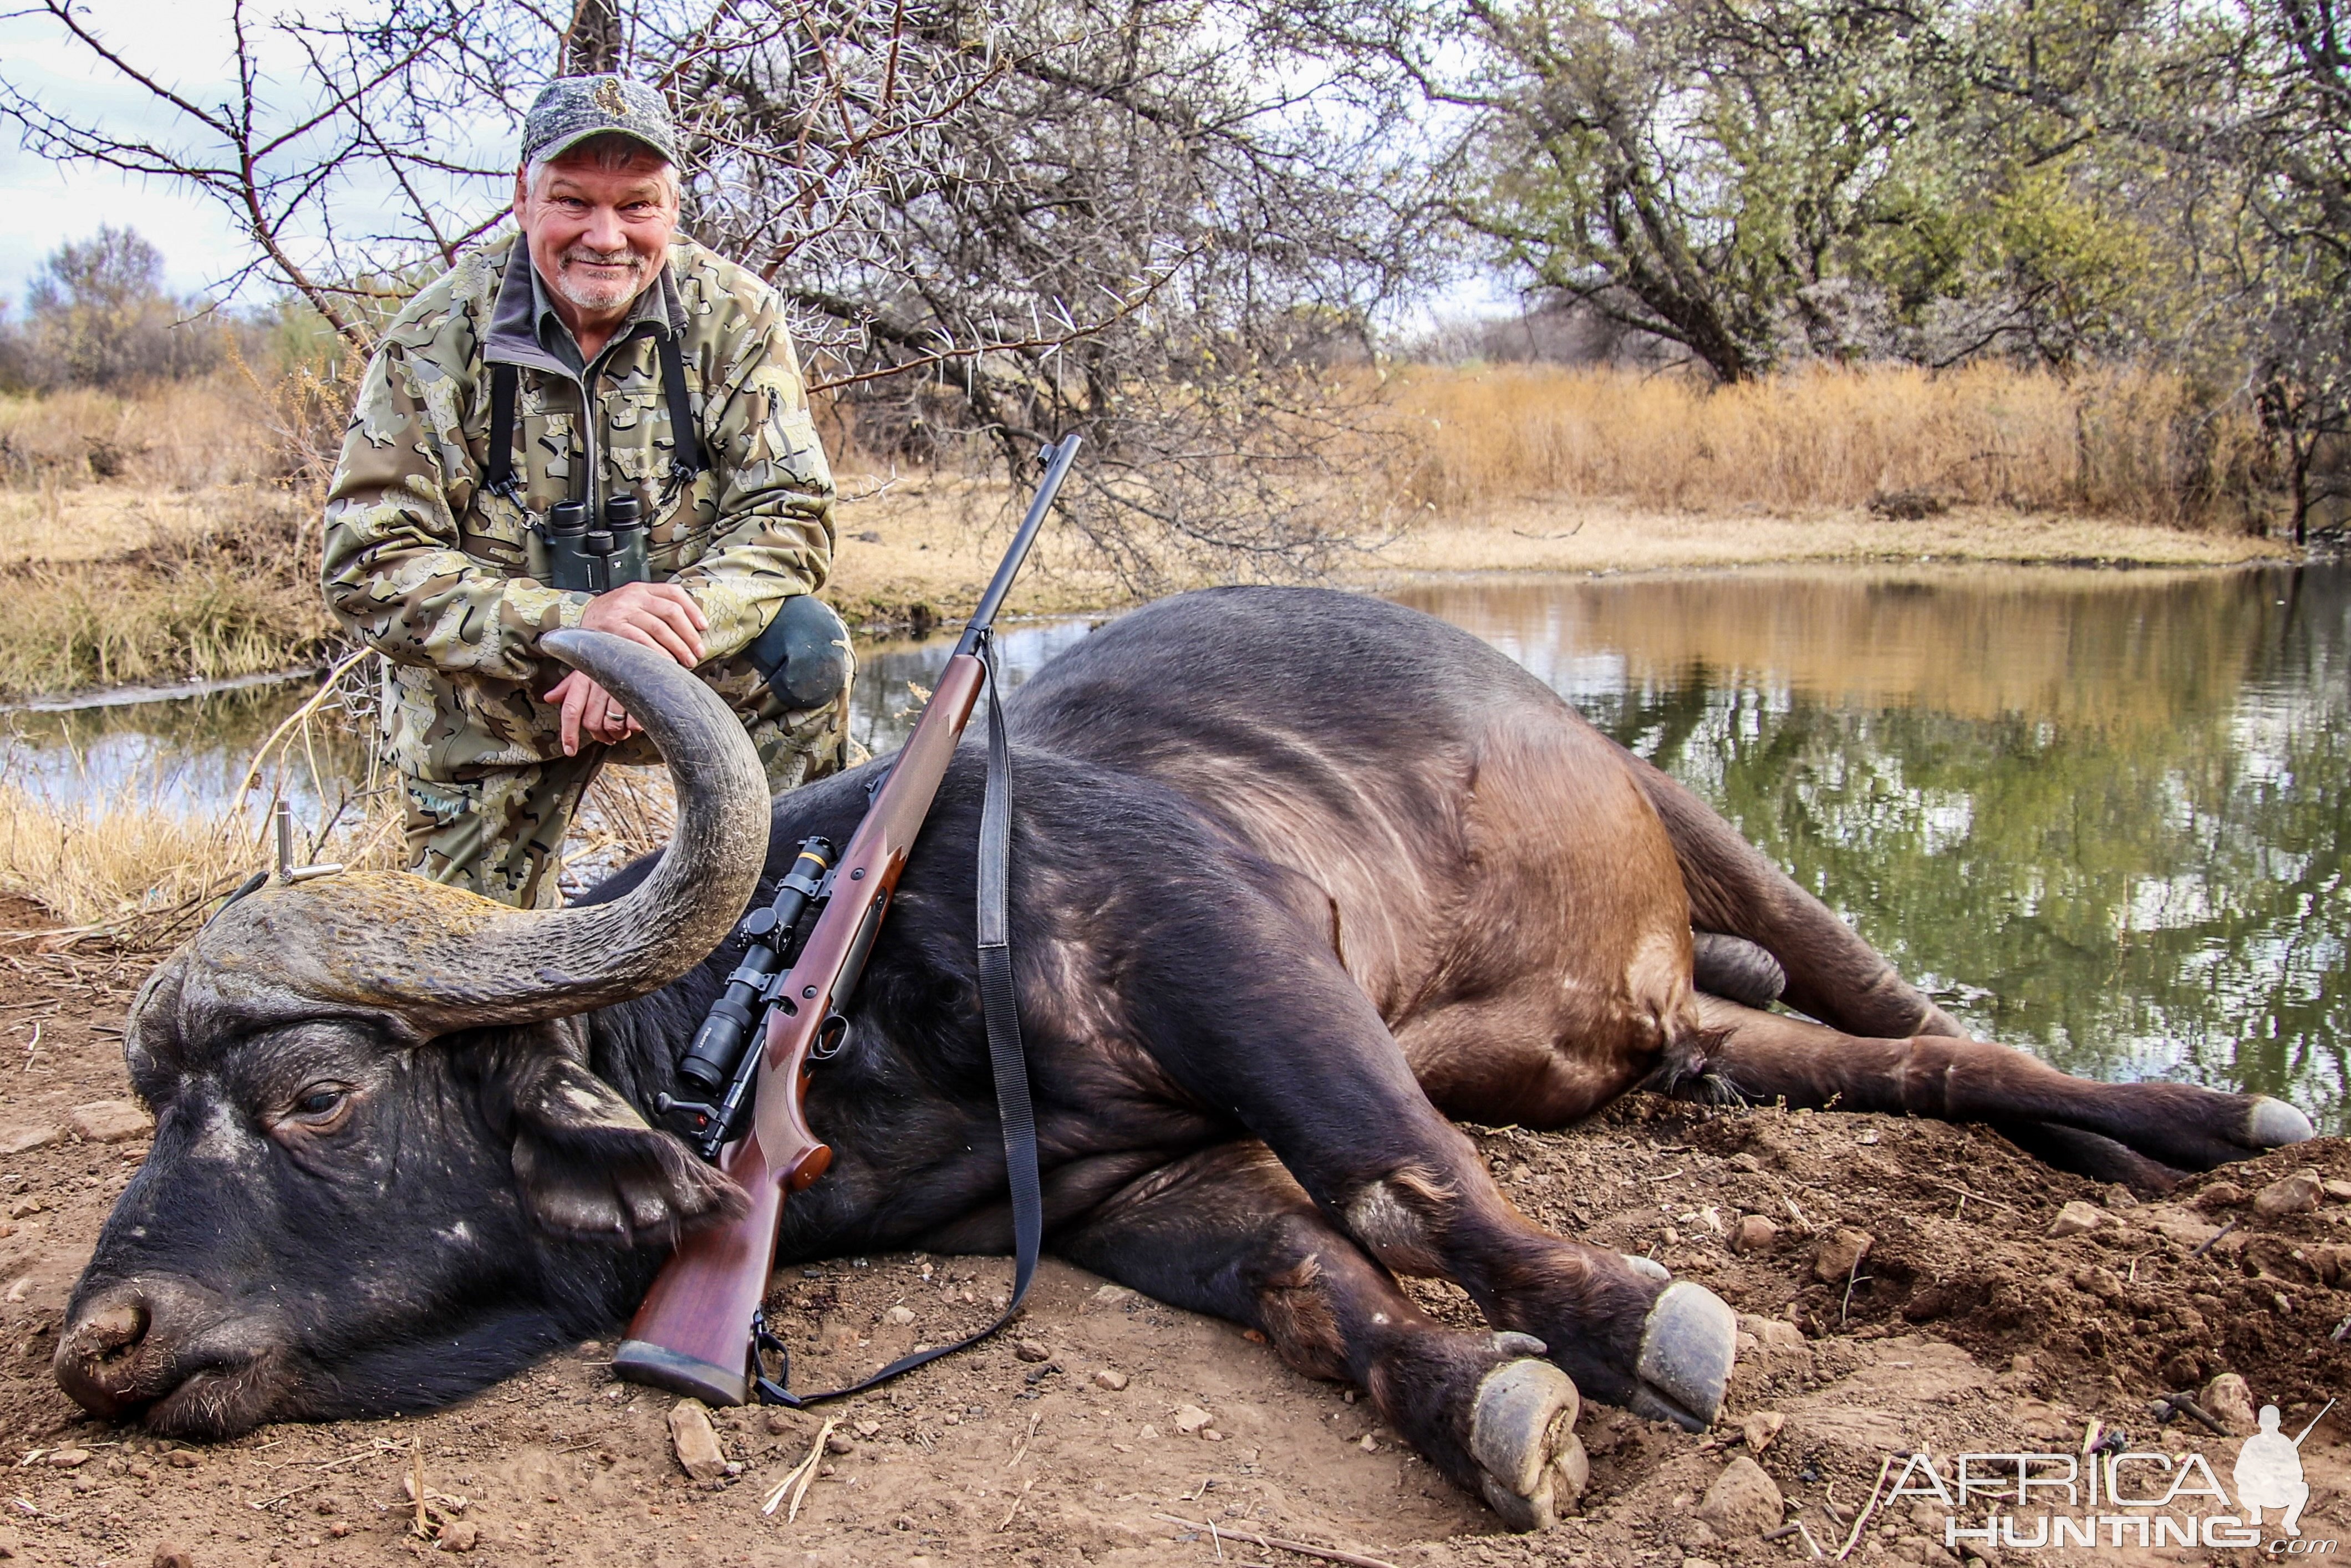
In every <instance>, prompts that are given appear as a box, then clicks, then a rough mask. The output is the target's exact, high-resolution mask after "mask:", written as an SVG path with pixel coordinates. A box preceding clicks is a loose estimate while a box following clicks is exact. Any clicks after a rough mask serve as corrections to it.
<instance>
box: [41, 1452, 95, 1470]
mask: <svg viewBox="0 0 2351 1568" xmlns="http://www.w3.org/2000/svg"><path fill="white" fill-rule="evenodd" d="M49 1463H50V1464H52V1465H55V1466H56V1467H57V1469H61V1470H78V1469H81V1468H82V1467H83V1466H84V1465H86V1464H88V1463H89V1449H88V1448H58V1449H56V1450H54V1451H53V1452H52V1453H51V1454H50V1455H49Z"/></svg>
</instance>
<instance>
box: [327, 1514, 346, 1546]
mask: <svg viewBox="0 0 2351 1568" xmlns="http://www.w3.org/2000/svg"><path fill="white" fill-rule="evenodd" d="M350 1532H351V1527H350V1525H348V1524H345V1523H344V1522H343V1521H341V1520H340V1519H339V1520H337V1521H335V1522H334V1523H332V1524H330V1525H329V1526H327V1533H328V1534H329V1535H331V1536H333V1537H334V1538H335V1539H336V1540H338V1541H340V1540H341V1539H342V1538H343V1537H344V1536H346V1535H349V1534H350Z"/></svg>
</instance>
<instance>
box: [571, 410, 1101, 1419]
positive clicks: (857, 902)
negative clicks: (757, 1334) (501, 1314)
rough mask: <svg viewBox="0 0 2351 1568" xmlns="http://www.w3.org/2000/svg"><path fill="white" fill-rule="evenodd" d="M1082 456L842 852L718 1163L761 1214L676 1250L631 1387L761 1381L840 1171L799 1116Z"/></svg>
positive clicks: (1053, 488)
mask: <svg viewBox="0 0 2351 1568" xmlns="http://www.w3.org/2000/svg"><path fill="white" fill-rule="evenodd" d="M1077 451H1078V438H1077V437H1076V436H1074V435H1068V436H1064V437H1062V438H1061V442H1060V444H1058V445H1057V446H1049V447H1047V448H1046V449H1045V451H1044V452H1043V454H1041V455H1042V456H1043V458H1044V459H1045V462H1046V469H1045V477H1044V480H1043V482H1042V483H1041V484H1040V485H1039V486H1037V495H1036V497H1035V499H1033V500H1032V501H1031V502H1030V503H1029V514H1028V516H1027V517H1024V518H1022V519H1021V523H1020V528H1019V532H1018V533H1017V534H1015V535H1014V536H1013V540H1012V545H1011V548H1010V549H1008V550H1007V551H1006V552H1005V556H1004V559H1003V561H1002V562H1001V563H1000V564H999V565H998V567H997V569H996V576H995V577H994V578H993V579H991V580H989V582H988V585H987V591H985V592H984V593H982V594H981V595H980V601H979V606H978V608H977V610H975V611H974V612H973V613H972V617H971V621H970V622H969V624H967V625H966V626H965V628H964V632H963V636H962V638H961V639H960V640H958V641H957V642H956V648H955V653H954V654H953V655H952V656H951V657H949V658H948V660H947V667H946V671H945V673H943V674H941V675H940V677H939V684H938V687H937V689H936V690H935V691H934V692H933V693H932V694H931V700H930V702H929V703H928V704H927V705H925V707H924V708H923V716H922V717H920V718H919V719H917V720H915V721H914V734H912V735H911V736H909V737H907V738H906V745H905V748H904V750H902V751H900V752H899V753H898V757H897V759H896V760H895V761H894V762H893V763H892V764H891V765H890V774H889V777H888V778H887V779H884V780H883V784H882V788H881V789H879V790H878V791H876V792H875V794H874V797H873V803H872V806H871V807H869V808H868V809H867V810H866V813H865V820H864V821H862V822H860V823H859V824H858V827H857V831H856V832H855V833H854V834H853V835H852V836H851V838H850V841H849V847H848V849H846V850H845V851H843V852H841V861H840V863H839V864H838V865H837V866H836V868H835V869H834V871H833V873H832V893H831V898H830V900H829V901H828V902H827V903H826V904H825V906H824V911H823V913H822V914H820V915H818V916H817V921H816V925H814V926H813V927H812V928H811V929H810V932H809V938H808V943H807V945H806V946H803V947H802V948H801V949H800V955H799V961H798V962H797V963H795V964H794V965H793V966H792V971H791V974H790V975H789V976H788V977H786V978H785V980H784V983H783V986H782V988H780V989H779V990H778V991H777V992H776V993H775V995H776V998H777V1000H776V1004H775V1005H774V1006H773V1007H771V1008H769V1009H768V1026H767V1032H766V1034H765V1036H764V1038H763V1039H762V1040H761V1041H760V1043H759V1051H760V1058H761V1059H760V1062H759V1075H758V1085H759V1088H758V1105H757V1107H756V1109H755V1113H754V1115H753V1120H752V1124H751V1131H750V1133H749V1134H748V1135H747V1136H745V1137H743V1138H740V1139H737V1141H736V1142H735V1143H733V1144H731V1145H728V1146H727V1147H726V1149H725V1151H723V1152H722V1153H721V1154H720V1155H719V1159H718V1168H719V1169H720V1170H722V1171H724V1172H726V1175H727V1176H730V1177H731V1178H733V1179H734V1181H735V1182H736V1183H737V1185H739V1186H741V1187H742V1188H743V1190H744V1191H746V1192H747V1193H748V1194H750V1197H751V1207H750V1210H749V1212H748V1213H747V1214H745V1215H744V1216H743V1218H741V1219H739V1220H737V1221H734V1222H733V1223H731V1224H724V1225H718V1226H715V1227H712V1228H708V1229H705V1230H700V1231H696V1232H695V1233H694V1234H693V1235H691V1236H688V1237H686V1238H685V1239H684V1240H683V1241H681V1242H680V1243H679V1244H678V1248H677V1250H676V1251H675V1252H674V1253H673V1254H672V1255H671V1257H670V1260H669V1262H668V1263H667V1264H666V1265H664V1268H663V1269H662V1271H661V1275H660V1277H659V1278H658V1279H656V1280H654V1281H653V1290H652V1291H650V1292H649V1293H648V1294H647V1295H646V1297H645V1299H644V1301H643V1302H642V1303H641V1304H640V1305H639V1306H638V1308H637V1314H636V1316H635V1317H634V1318H632V1319H631V1320H630V1322H629V1333H628V1337H627V1338H626V1339H624V1340H622V1342H621V1347H620V1349H619V1350H618V1351H616V1352H615V1353H614V1354H613V1356H612V1370H613V1371H614V1372H615V1373H616V1374H618V1375H620V1376H622V1377H625V1378H627V1379H629V1380H630V1381H631V1382H634V1383H649V1384H652V1385H653V1386H655V1387H657V1388H667V1389H670V1390H672V1391H674V1392H675V1393H679V1394H690V1395H692V1396H695V1398H698V1399H701V1400H704V1401H705V1402H707V1403H709V1404H713V1405H740V1404H742V1403H743V1402H744V1401H745V1400H747V1398H749V1397H750V1395H751V1389H752V1383H753V1379H754V1377H755V1373H754V1372H753V1370H752V1368H753V1364H754V1360H755V1355H754V1352H755V1347H754V1345H753V1343H752V1337H751V1333H752V1331H751V1323H752V1319H753V1317H754V1315H755V1314H756V1313H757V1312H758V1310H759V1307H760V1303H761V1302H762V1301H764V1300H765V1298H766V1296H767V1291H768V1275H769V1273H771V1272H772V1271H773V1270H774V1268H775V1262H776V1228H777V1226H778V1223H779V1222H780V1221H781V1220H782V1218H783V1211H784V1199H785V1197H786V1196H788V1195H789V1194H790V1193H795V1192H799V1191H800V1190H801V1189H802V1188H804V1187H806V1186H808V1185H809V1184H810V1182H812V1181H814V1180H816V1178H817V1177H819V1176H822V1175H823V1174H824V1172H825V1167H826V1166H830V1165H831V1163H832V1151H831V1149H829V1148H827V1147H826V1146H825V1145H822V1144H820V1143H819V1142H818V1141H817V1138H816V1134H814V1133H811V1132H810V1130H809V1125H808V1121H807V1118H806V1117H805V1115H804V1114H803V1113H802V1112H801V1103H802V1101H803V1099H804V1098H805V1097H806V1094H807V1092H808V1081H809V1064H810V1059H811V1057H812V1056H813V1055H814V1053H815V1051H816V1050H817V1048H818V1047H819V1046H820V1045H821V1044H829V1043H831V1041H829V1040H828V1031H829V1030H837V1029H839V1028H840V1027H841V1025H840V1024H838V1023H835V1022H833V1021H832V1020H834V1019H837V1018H838V1017H839V1016H840V1012H839V1009H841V1008H843V1007H846V1006H847V1005H848V1002H849V999H850V995H851V993H852V992H853V991H854V990H855V989H856V988H857V982H858V980H859V978H860V977H861V974H862V970H863V968H864V966H865V957H866V955H867V953H868V952H870V951H871V950H872V946H873V939H874V936H875V934H876V933H877V932H878V931H879V930H880V928H881V923H882V917H883V915H884V914H885V913H887V911H888V909H889V905H890V896H891V894H893V892H895V891H896V889H897V886H898V873H900V872H901V871H903V870H904V868H905V864H906V856H907V854H908V852H910V851H912V850H913V849H914V838H915V835H916V834H918V833H920V832H921V831H922V830H923V820H924V819H925V817H927V816H928V815H929V814H930V810H931V801H932V800H933V798H934V797H935V796H936V795H937V794H938V789H939V781H940V780H941V779H944V778H946V770H947V764H948V762H949V761H951V760H952V759H953V758H954V757H955V753H956V743H957V742H959V741H960V740H961V739H962V738H963V732H964V727H965V726H966V725H967V724H968V723H969V722H970V721H971V712H972V708H973V707H974V706H975V705H977V702H978V700H979V694H980V691H981V689H982V687H983V686H984V685H986V683H987V664H985V663H984V662H983V661H982V659H981V657H980V653H981V649H982V645H983V641H984V639H985V638H986V637H987V635H988V633H989V632H990V630H991V629H992V628H993V627H994V625H995V623H996V612H997V611H998V609H999V608H1000V607H1001V606H1002V605H1003V603H1004V597H1005V595H1006V594H1007V593H1008V592H1010V591H1011V588H1012V580H1013V579H1014V578H1015V577H1016V576H1018V575H1019V571H1020V565H1021V563H1022V562H1023V561H1024V560H1026V559H1028V556H1029V547H1030V546H1032V545H1034V544H1035V543H1036V541H1037V532H1038V530H1039V529H1040V528H1042V527H1043V526H1044V522H1045V517H1046V514H1047V513H1048V512H1049V511H1050V509H1051V507H1052V504H1053V497H1054V495H1055V493H1056V492H1057V491H1059V490H1060V489H1061V480H1062V478H1063V477H1064V476H1066V475H1067V474H1068V473H1069V471H1070V461H1071V458H1073V457H1075V456H1076V455H1077ZM991 788H993V783H991Z"/></svg>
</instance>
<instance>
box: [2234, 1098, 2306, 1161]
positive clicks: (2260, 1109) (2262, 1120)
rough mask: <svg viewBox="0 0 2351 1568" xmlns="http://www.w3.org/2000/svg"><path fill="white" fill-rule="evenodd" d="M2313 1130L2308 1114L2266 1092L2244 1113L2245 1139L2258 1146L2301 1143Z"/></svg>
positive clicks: (2258, 1147)
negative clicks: (2274, 1098)
mask: <svg viewBox="0 0 2351 1568" xmlns="http://www.w3.org/2000/svg"><path fill="white" fill-rule="evenodd" d="M2313 1132H2314V1129H2313V1128H2312V1126H2311V1124H2310V1118H2309V1117H2307V1116H2305V1115H2304V1114H2303V1113H2301V1112H2299V1111H2297V1110H2295V1109H2294V1107H2293V1106H2291V1105H2289V1104H2287V1103H2285V1102H2284V1101H2283V1100H2273V1099H2271V1098H2270V1097H2269V1096H2268V1095H2266V1094H2262V1095H2257V1096H2256V1097H2255V1098H2254V1100H2253V1106H2252V1110H2251V1111H2248V1112H2247V1113H2245V1142H2246V1143H2248V1144H2250V1145H2252V1146H2253V1147H2254V1148H2257V1149H2274V1148H2277V1147H2279V1146H2281V1145H2285V1144H2299V1143H2302V1142H2303V1141H2304V1140H2305V1139H2307V1138H2309V1137H2310V1136H2311V1135H2312V1134H2313Z"/></svg>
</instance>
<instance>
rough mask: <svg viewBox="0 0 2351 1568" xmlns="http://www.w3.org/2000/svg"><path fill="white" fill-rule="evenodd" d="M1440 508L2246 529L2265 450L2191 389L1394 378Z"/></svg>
mask: <svg viewBox="0 0 2351 1568" xmlns="http://www.w3.org/2000/svg"><path fill="white" fill-rule="evenodd" d="M1395 380H1396V383H1397V384H1396V388H1395V409H1396V411H1397V413H1398V414H1399V416H1400V417H1401V423H1400V426H1399V438H1400V440H1401V442H1402V443H1403V450H1402V451H1401V452H1400V454H1399V455H1398V458H1397V465H1398V467H1399V469H1400V470H1401V478H1402V483H1403V486H1404V488H1405V493H1406V494H1407V495H1408V497H1410V498H1411V499H1412V501H1413V502H1414V503H1415V504H1416V505H1417V506H1418V507H1421V508H1422V509H1423V510H1424V511H1426V512H1433V513H1436V514H1437V515H1440V516H1448V515H1449V516H1458V515H1459V514H1462V513H1464V512H1469V511H1474V510H1479V509H1483V508H1486V507H1495V506H1502V505H1508V504H1510V503H1512V502H1523V501H1530V500H1536V499H1562V500H1578V501H1599V500H1607V501H1613V502H1615V503H1617V504H1619V505H1621V506H1625V507H1635V508H1641V509H1647V510H1655V511H1729V510H1734V509H1737V508H1740V507H1752V508H1760V509H1763V510H1769V511H1773V512H1782V513H1785V512H1789V511H1793V510H1799V509H1813V508H1836V507H1856V508H1857V507H1864V506H1866V505H1868V504H1869V502H1870V501H1871V500H1872V499H1873V498H1875V497H1881V496H1886V495H1888V494H1890V493H1895V492H1903V491H1910V492H1923V493H1925V494H1927V495H1928V496H1930V497H1935V498H1936V499H1938V501H1941V502H1945V503H1957V502H1966V503H1974V504H1977V505H1980V506H1998V507H2006V508H2009V509H2011V510H2014V511H2020V512H2043V513H2080V514H2087V515H2093V516H2099V517H2117V518H2124V519H2127V520H2130V521H2133V522H2138V523H2153V524H2163V525H2175V526H2176V525H2182V524H2186V525H2208V524H2210V523H2213V522H2216V521H2222V520H2225V521H2228V522H2232V523H2233V522H2236V521H2238V520H2239V519H2240V518H2241V516H2242V509H2241V507H2235V508H2234V509H2232V508H2231V505H2230V499H2229V498H2230V497H2235V496H2241V495H2242V494H2243V493H2244V490H2245V487H2246V484H2245V482H2246V479H2247V476H2248V468H2249V465H2250V464H2251V462H2252V458H2253V455H2254V449H2255V438H2256V432H2255V431H2254V429H2253V426H2252V421H2251V420H2250V419H2249V418H2248V417H2247V416H2246V415H2245V414H2244V413H2242V412H2241V411H2237V410H2223V411H2221V412H2219V413H2209V414H2208V413H2205V412H2204V411H2202V410H2201V409H2200V408H2199V405H2198V404H2197V403H2196V402H2195V400H2194V398H2193V396H2192V394H2191V389H2190V388H2189V386H2188V385H2187V383H2185V382H2182V381H2181V380H2179V378H2177V377H2173V376H2167V375H2145V374H2139V373H2137V372H2130V371H2095V372H2085V373H2083V374H2080V375H2076V376H2074V377H2072V378H2070V379H2061V378H2059V377H2056V376H2053V375H2050V374H2048V373H2046V372H2042V371H2019V370H2014V369H2011V368H2009V367H2006V366H2001V365H1980V366H1973V367H1970V368H1968V369H1964V370H1959V371H1945V372H1941V373H1932V372H1928V371H1919V370H1913V369H1909V368H1907V367H1899V366H1890V367H1876V368H1871V369H1864V370H1815V371H1803V372H1800V373H1797V374H1792V375H1788V376H1782V377H1777V378H1774V379H1772V380H1770V381H1765V382H1753V383H1750V384H1746V385H1740V386H1731V387H1719V388H1712V389H1708V388H1706V387H1703V386H1700V385H1698V384H1697V383H1695V382H1691V381H1688V380H1687V379H1684V378H1681V377H1678V376H1671V375H1656V376H1644V375H1638V374H1635V373H1633V372H1630V371H1611V370H1575V369H1564V368H1561V367H1557V366H1524V367H1508V368H1498V369H1492V370H1486V371H1440V370H1431V369H1427V368H1423V367H1414V368H1407V369H1406V370H1405V371H1400V372H1398V374H1397V375H1396V378H1395Z"/></svg>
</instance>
